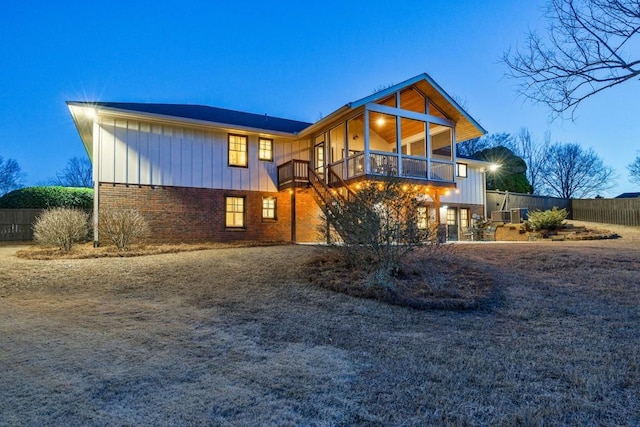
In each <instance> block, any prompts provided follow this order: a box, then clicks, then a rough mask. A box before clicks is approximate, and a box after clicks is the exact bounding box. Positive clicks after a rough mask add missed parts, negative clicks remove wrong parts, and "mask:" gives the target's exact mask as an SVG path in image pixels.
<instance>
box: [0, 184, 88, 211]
mask: <svg viewBox="0 0 640 427" xmlns="http://www.w3.org/2000/svg"><path fill="white" fill-rule="evenodd" d="M56 207H65V208H77V209H85V210H89V209H92V208H93V189H92V188H74V187H26V188H21V189H19V190H14V191H12V192H10V193H7V194H5V195H4V196H2V197H0V208H4V209H49V208H56Z"/></svg>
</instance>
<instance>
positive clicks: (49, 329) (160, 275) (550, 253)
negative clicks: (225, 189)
mask: <svg viewBox="0 0 640 427" xmlns="http://www.w3.org/2000/svg"><path fill="white" fill-rule="evenodd" d="M621 234H622V233H621ZM622 235H623V238H622V239H618V240H613V241H587V242H549V243H537V242H536V243H531V244H487V245H478V244H476V245H459V246H457V247H456V250H455V254H454V259H455V263H456V272H457V276H455V277H451V276H447V280H450V281H452V282H456V283H457V284H458V285H457V286H458V287H460V286H461V284H464V283H465V282H468V283H470V284H471V281H470V280H468V278H467V277H466V276H465V269H464V267H465V266H469V268H470V271H471V272H474V274H475V276H474V277H475V279H474V280H478V279H479V278H484V280H486V281H488V282H489V283H488V285H490V286H491V287H493V288H495V289H496V290H497V291H499V293H500V295H501V298H493V299H491V298H490V299H486V300H483V301H482V302H481V303H480V304H479V305H478V307H476V308H474V309H469V310H459V309H457V308H455V307H454V309H452V310H432V309H421V310H416V309H412V308H407V307H403V306H399V305H394V304H388V303H386V302H382V301H377V300H374V299H366V298H356V297H353V296H350V295H347V294H345V293H339V292H334V291H332V290H329V289H326V288H324V287H322V286H319V284H318V283H316V282H311V281H309V263H312V260H314V259H317V257H318V256H319V253H318V249H317V248H313V247H307V246H291V245H289V246H271V247H245V248H216V249H209V250H200V251H194V252H181V253H166V254H159V255H149V256H144V257H113V258H92V259H59V260H48V261H39V260H29V259H23V258H17V257H16V256H14V254H15V252H16V249H17V248H15V247H11V246H0V262H1V265H2V268H1V269H0V337H2V338H1V346H0V359H1V361H2V366H3V369H2V371H0V425H105V424H108V425H141V424H144V425H222V426H224V425H319V426H322V425H327V426H328V425H380V426H382V425H505V426H506V425H533V426H535V425H638V424H640V412H639V411H638V408H639V407H640V394H639V392H638V390H640V352H638V349H639V348H640V334H638V330H639V329H640V316H639V314H638V307H640V279H639V275H638V271H640V245H638V240H634V239H635V238H628V237H625V235H624V234H622ZM336 274H340V272H339V271H337V272H336ZM325 275H326V276H325V277H326V279H327V280H328V281H333V282H336V281H338V278H336V277H332V276H331V275H330V274H329V273H326V272H325ZM346 279H348V278H345V280H346Z"/></svg>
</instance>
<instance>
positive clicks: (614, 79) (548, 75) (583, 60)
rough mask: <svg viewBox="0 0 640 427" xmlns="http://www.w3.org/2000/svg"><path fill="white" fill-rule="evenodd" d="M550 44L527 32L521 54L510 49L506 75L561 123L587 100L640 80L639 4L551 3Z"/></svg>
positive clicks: (613, 0)
mask: <svg viewBox="0 0 640 427" xmlns="http://www.w3.org/2000/svg"><path fill="white" fill-rule="evenodd" d="M546 17H547V19H548V21H549V27H548V33H547V35H546V38H543V37H541V36H540V35H539V34H537V33H535V32H532V31H531V32H529V34H528V36H527V38H526V42H527V45H526V47H525V48H523V49H522V50H520V49H515V50H511V49H509V50H508V51H507V52H506V53H505V54H504V55H503V60H504V62H505V63H506V64H507V66H508V67H509V72H508V73H507V75H508V76H509V77H513V78H515V79H517V80H520V81H521V85H520V87H519V92H520V93H521V94H522V95H524V96H525V97H527V98H529V99H531V100H533V101H534V102H539V103H542V104H546V105H547V106H548V107H549V108H550V109H551V112H552V116H554V117H557V116H560V115H562V114H563V113H564V112H566V111H568V110H570V111H571V113H572V115H573V113H574V112H575V109H576V107H577V106H578V104H580V103H581V102H582V101H584V100H585V99H587V98H588V97H590V96H592V95H595V94H596V93H598V92H601V91H603V90H605V89H608V88H610V87H612V86H615V85H618V84H620V83H623V82H625V81H627V80H630V79H632V78H634V77H637V76H640V58H633V57H632V56H631V55H632V54H634V53H635V54H636V55H637V49H635V48H636V47H637V43H638V39H639V38H640V36H638V34H639V33H640V2H639V1H638V0H549V3H548V9H547V13H546Z"/></svg>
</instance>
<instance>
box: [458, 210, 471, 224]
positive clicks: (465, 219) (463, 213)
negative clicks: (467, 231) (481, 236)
mask: <svg viewBox="0 0 640 427" xmlns="http://www.w3.org/2000/svg"><path fill="white" fill-rule="evenodd" d="M460 227H469V209H466V208H462V209H460Z"/></svg>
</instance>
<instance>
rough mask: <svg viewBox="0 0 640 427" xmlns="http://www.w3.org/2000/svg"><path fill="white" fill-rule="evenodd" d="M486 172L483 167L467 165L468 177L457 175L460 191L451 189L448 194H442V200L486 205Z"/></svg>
mask: <svg viewBox="0 0 640 427" xmlns="http://www.w3.org/2000/svg"><path fill="white" fill-rule="evenodd" d="M483 175H484V172H483V170H482V169H481V168H478V167H476V166H472V165H470V164H468V165H467V177H466V178H461V177H456V186H457V190H458V192H455V191H451V193H449V195H448V196H444V195H443V196H442V197H441V198H440V202H441V203H442V204H446V203H460V204H465V205H467V204H468V205H484V176H483Z"/></svg>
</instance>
